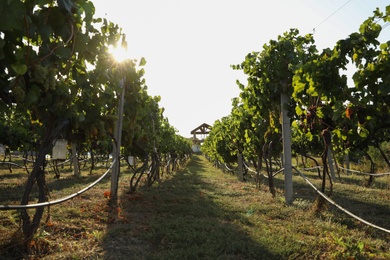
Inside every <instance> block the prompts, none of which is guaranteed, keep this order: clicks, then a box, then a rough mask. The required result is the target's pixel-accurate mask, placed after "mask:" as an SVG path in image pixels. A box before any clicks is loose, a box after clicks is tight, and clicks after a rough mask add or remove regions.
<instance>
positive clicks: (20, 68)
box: [11, 63, 28, 75]
mask: <svg viewBox="0 0 390 260" xmlns="http://www.w3.org/2000/svg"><path fill="white" fill-rule="evenodd" d="M11 67H12V69H13V70H14V71H15V72H16V74H18V75H24V74H26V72H27V69H28V68H27V66H26V65H25V64H21V63H14V64H12V65H11Z"/></svg>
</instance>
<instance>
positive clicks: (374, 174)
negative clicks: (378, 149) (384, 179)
mask: <svg viewBox="0 0 390 260" xmlns="http://www.w3.org/2000/svg"><path fill="white" fill-rule="evenodd" d="M339 168H340V169H342V170H344V171H348V172H354V173H358V174H362V175H369V176H376V177H380V176H385V175H390V172H384V173H368V172H362V171H357V170H351V169H346V168H343V167H341V166H339Z"/></svg>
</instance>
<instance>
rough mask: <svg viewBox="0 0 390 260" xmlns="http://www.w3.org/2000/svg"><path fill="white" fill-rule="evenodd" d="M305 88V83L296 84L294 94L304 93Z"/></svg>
mask: <svg viewBox="0 0 390 260" xmlns="http://www.w3.org/2000/svg"><path fill="white" fill-rule="evenodd" d="M305 86H306V84H305V83H301V82H297V83H295V84H294V92H295V93H300V92H302V91H303V90H304V89H305Z"/></svg>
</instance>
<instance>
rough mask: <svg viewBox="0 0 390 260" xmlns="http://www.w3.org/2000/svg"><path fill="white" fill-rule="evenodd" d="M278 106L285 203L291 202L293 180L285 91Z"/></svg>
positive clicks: (287, 98) (287, 101) (287, 100)
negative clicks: (279, 109)
mask: <svg viewBox="0 0 390 260" xmlns="http://www.w3.org/2000/svg"><path fill="white" fill-rule="evenodd" d="M280 103H281V104H280V106H281V111H282V136H283V162H284V165H283V167H284V193H285V199H286V204H292V202H293V182H292V161H291V126H290V118H289V117H288V111H287V109H286V108H285V107H286V105H287V104H288V103H289V97H288V96H287V94H286V93H283V92H282V94H281V96H280Z"/></svg>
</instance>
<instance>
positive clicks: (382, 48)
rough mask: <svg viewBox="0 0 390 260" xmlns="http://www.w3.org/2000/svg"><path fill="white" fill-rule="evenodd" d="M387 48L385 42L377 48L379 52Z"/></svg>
mask: <svg viewBox="0 0 390 260" xmlns="http://www.w3.org/2000/svg"><path fill="white" fill-rule="evenodd" d="M388 46H389V45H388V44H387V42H384V43H382V44H381V45H380V46H379V48H380V49H381V50H386V49H387V47H388Z"/></svg>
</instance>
